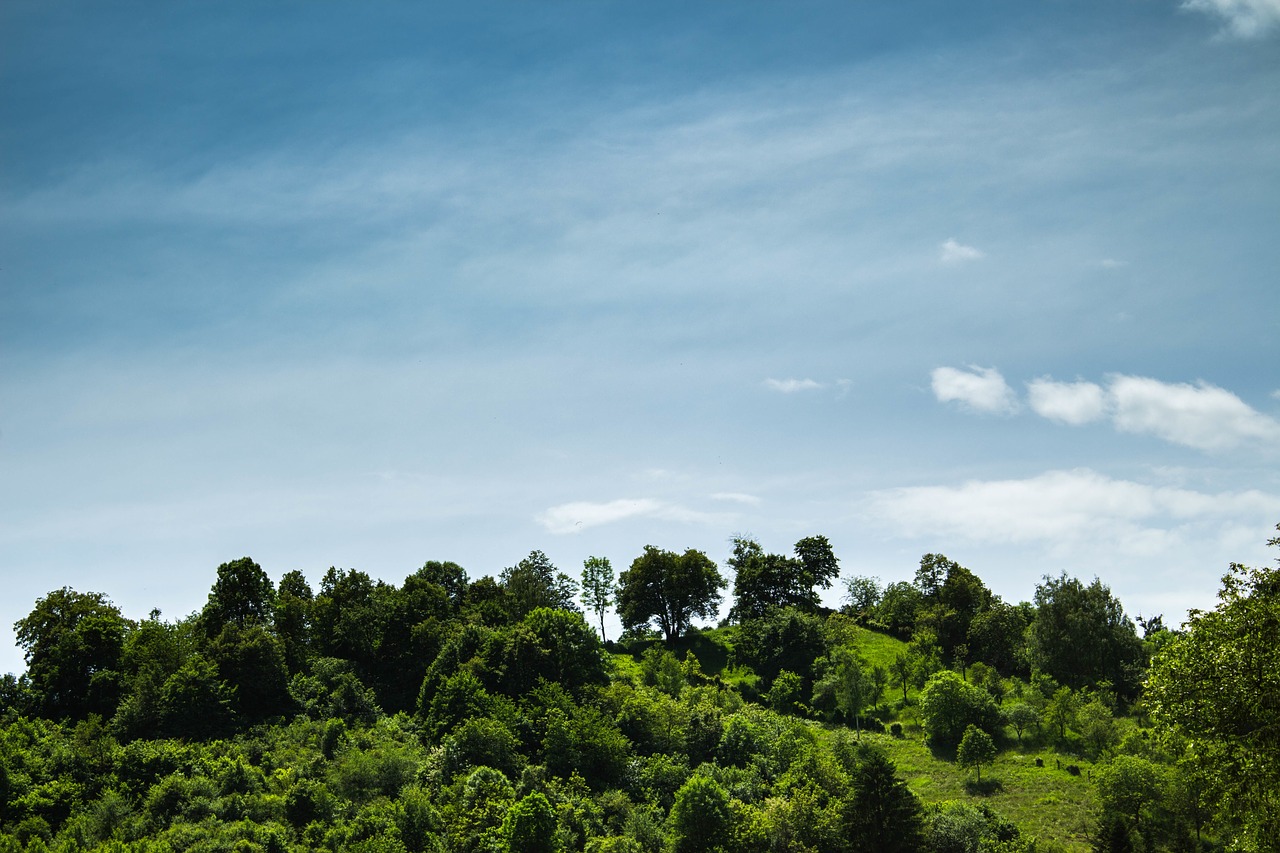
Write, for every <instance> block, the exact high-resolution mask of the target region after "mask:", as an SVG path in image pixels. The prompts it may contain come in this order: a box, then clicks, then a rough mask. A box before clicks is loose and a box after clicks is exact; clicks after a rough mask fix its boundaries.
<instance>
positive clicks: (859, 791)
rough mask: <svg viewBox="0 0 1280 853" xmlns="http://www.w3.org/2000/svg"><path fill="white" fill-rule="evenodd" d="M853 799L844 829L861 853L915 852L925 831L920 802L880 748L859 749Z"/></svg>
mask: <svg viewBox="0 0 1280 853" xmlns="http://www.w3.org/2000/svg"><path fill="white" fill-rule="evenodd" d="M852 775H853V779H852V788H853V796H852V797H851V798H849V799H848V800H847V801H846V804H845V807H844V809H843V817H844V824H845V830H846V832H847V834H848V838H849V840H850V842H851V843H852V848H851V849H853V850H855V851H858V853H863V851H866V853H871V851H876V853H915V851H917V850H919V849H920V845H921V831H922V829H923V820H922V812H923V809H922V808H921V806H920V801H919V800H918V799H916V795H915V794H913V793H911V789H909V788H908V787H907V783H906V782H904V781H902V780H901V779H899V778H898V774H897V768H896V767H894V765H893V762H892V761H890V760H889V757H888V756H887V755H885V754H884V752H883V751H881V750H880V749H879V748H878V747H873V746H870V745H863V746H860V747H859V748H858V753H857V765H856V766H855V768H854V770H853V774H852Z"/></svg>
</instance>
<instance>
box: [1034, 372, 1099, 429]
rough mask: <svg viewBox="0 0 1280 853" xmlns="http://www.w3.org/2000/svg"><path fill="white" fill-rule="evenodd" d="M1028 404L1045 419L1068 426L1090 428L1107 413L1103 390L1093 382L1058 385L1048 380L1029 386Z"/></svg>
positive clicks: (1038, 381) (1062, 383)
mask: <svg viewBox="0 0 1280 853" xmlns="http://www.w3.org/2000/svg"><path fill="white" fill-rule="evenodd" d="M1027 402H1028V403H1029V404H1030V406H1031V409H1032V411H1034V412H1035V413H1036V414H1037V415H1040V416H1041V417H1043V418H1048V419H1049V420H1052V421H1060V422H1061V423H1064V424H1072V425H1079V424H1087V423H1089V422H1091V421H1096V420H1098V419H1099V418H1101V417H1102V416H1103V415H1104V414H1105V413H1106V407H1107V399H1106V394H1105V392H1103V390H1102V387H1101V386H1099V385H1095V384H1094V383H1092V382H1054V381H1053V380H1052V379H1049V378H1047V377H1044V378H1041V379H1036V380H1034V381H1032V382H1029V383H1027Z"/></svg>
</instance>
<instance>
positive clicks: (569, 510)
mask: <svg viewBox="0 0 1280 853" xmlns="http://www.w3.org/2000/svg"><path fill="white" fill-rule="evenodd" d="M631 518H657V519H661V520H663V521H677V522H685V523H696V522H708V521H714V520H716V519H718V518H720V516H718V515H716V514H715V513H706V512H698V511H697V510H692V509H688V508H686V507H683V506H679V505H678V504H671V503H666V502H664V501H657V500H652V499H649V498H620V499H618V500H614V501H605V502H602V503H593V502H591V501H573V502H570V503H564V504H559V505H557V506H553V507H550V508H549V509H547V510H545V511H543V512H540V513H538V515H537V516H536V520H537V522H538V523H539V524H541V525H542V526H543V527H544V528H546V529H547V531H548V532H550V533H557V534H562V533H578V532H580V531H583V530H586V529H587V528H589V527H599V526H600V525H603V524H614V523H616V522H619V521H626V520H627V519H631Z"/></svg>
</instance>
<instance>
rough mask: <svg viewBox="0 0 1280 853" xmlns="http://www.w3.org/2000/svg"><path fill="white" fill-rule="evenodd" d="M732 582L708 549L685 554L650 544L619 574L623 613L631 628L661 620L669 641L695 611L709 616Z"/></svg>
mask: <svg viewBox="0 0 1280 853" xmlns="http://www.w3.org/2000/svg"><path fill="white" fill-rule="evenodd" d="M725 586H727V584H726V582H725V580H724V578H723V577H721V575H720V572H719V571H717V570H716V564H715V563H713V562H712V561H711V560H710V558H708V557H707V555H706V554H704V553H702V552H701V551H695V550H693V549H692V548H690V549H689V550H687V551H685V552H684V553H683V554H677V553H675V552H674V551H664V550H662V549H661V548H655V547H654V546H652V545H646V546H645V549H644V554H642V555H641V556H639V557H637V558H636V559H635V560H634V561H633V562H632V563H631V568H630V569H628V570H627V571H625V572H623V573H622V576H621V577H620V578H619V579H618V615H619V616H620V617H621V618H622V625H623V627H624V628H625V629H626V630H628V631H636V630H640V629H642V628H644V627H645V626H647V625H648V624H650V622H657V624H658V628H659V629H660V630H661V631H662V634H663V636H664V637H666V639H667V642H671V641H672V640H675V639H676V638H678V637H680V636H681V635H682V634H683V633H684V632H685V630H686V629H687V628H688V627H689V624H690V620H692V619H693V618H694V617H695V616H696V617H701V618H703V619H710V618H712V617H714V616H715V615H716V612H717V609H718V608H719V606H720V590H722V589H724V588H725Z"/></svg>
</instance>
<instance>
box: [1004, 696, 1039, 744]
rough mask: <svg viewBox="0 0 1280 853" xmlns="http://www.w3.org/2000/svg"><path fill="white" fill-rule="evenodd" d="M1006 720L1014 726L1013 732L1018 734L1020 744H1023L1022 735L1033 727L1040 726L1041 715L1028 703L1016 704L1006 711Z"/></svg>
mask: <svg viewBox="0 0 1280 853" xmlns="http://www.w3.org/2000/svg"><path fill="white" fill-rule="evenodd" d="M1004 718H1005V719H1006V720H1008V721H1009V725H1011V726H1013V730H1014V731H1016V732H1017V733H1018V743H1022V733H1023V731H1025V730H1026V729H1028V728H1030V727H1032V726H1039V725H1040V715H1039V714H1038V713H1036V709H1035V708H1032V707H1031V706H1030V705H1028V704H1027V703H1026V702H1014V703H1013V704H1012V705H1010V706H1009V709H1008V710H1007V711H1005V714H1004Z"/></svg>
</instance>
